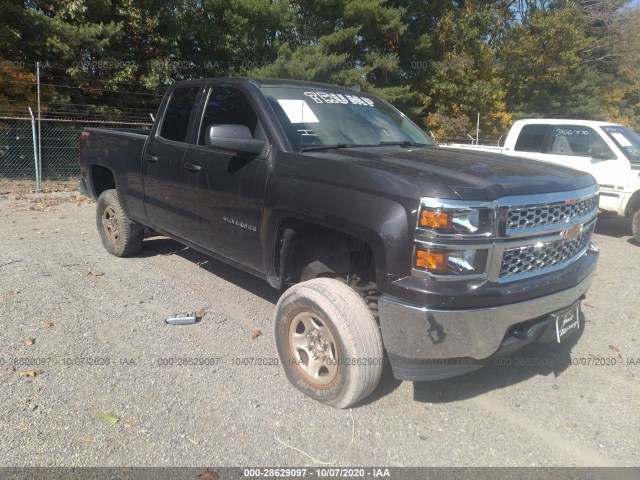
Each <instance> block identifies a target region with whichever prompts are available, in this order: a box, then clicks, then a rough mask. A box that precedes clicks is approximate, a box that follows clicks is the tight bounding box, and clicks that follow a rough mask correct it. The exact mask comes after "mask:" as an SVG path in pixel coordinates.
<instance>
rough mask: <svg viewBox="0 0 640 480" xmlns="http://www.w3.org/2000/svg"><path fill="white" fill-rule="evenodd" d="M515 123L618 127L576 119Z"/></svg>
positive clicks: (551, 119)
mask: <svg viewBox="0 0 640 480" xmlns="http://www.w3.org/2000/svg"><path fill="white" fill-rule="evenodd" d="M515 123H524V124H534V125H535V124H545V125H567V124H569V125H571V124H574V125H575V124H579V125H584V126H586V127H606V126H612V125H615V126H620V125H619V124H617V123H613V122H601V121H598V120H580V119H577V118H529V119H523V120H518V121H517V122H515Z"/></svg>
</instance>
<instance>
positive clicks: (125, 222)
mask: <svg viewBox="0 0 640 480" xmlns="http://www.w3.org/2000/svg"><path fill="white" fill-rule="evenodd" d="M96 226H97V227H98V233H99V235H100V240H102V245H103V246H104V248H105V249H106V250H107V252H109V253H110V254H111V255H115V256H116V257H126V256H129V255H133V254H134V253H137V252H139V251H140V249H141V248H142V240H143V239H144V227H143V226H142V225H140V224H138V223H136V222H134V221H132V220H130V219H129V218H128V217H127V215H126V214H125V213H124V210H123V209H122V205H120V199H119V198H118V193H117V192H116V191H115V190H105V191H104V192H102V193H101V194H100V196H99V197H98V206H97V207H96Z"/></svg>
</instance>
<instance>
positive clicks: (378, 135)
mask: <svg viewBox="0 0 640 480" xmlns="http://www.w3.org/2000/svg"><path fill="white" fill-rule="evenodd" d="M262 92H263V93H264V95H265V96H266V98H267V100H268V101H269V103H270V104H271V106H272V107H273V109H274V111H275V112H276V115H277V117H278V120H279V121H280V123H281V124H282V127H283V129H284V131H285V133H286V135H287V138H288V139H289V142H290V143H291V146H292V147H293V149H294V150H295V151H305V150H317V149H322V148H331V147H335V148H338V147H364V146H378V145H389V144H392V145H395V144H398V145H419V146H431V145H433V141H432V140H431V138H429V136H428V135H427V134H426V133H424V132H423V131H422V130H420V128H419V127H418V126H417V125H416V124H415V123H413V122H412V121H411V120H409V119H408V118H407V117H406V116H405V115H404V114H403V113H400V112H398V111H397V110H396V109H395V108H393V107H391V106H389V105H388V104H387V103H385V102H384V101H382V100H381V99H379V98H377V97H374V96H371V95H367V94H364V93H361V92H356V91H353V92H345V91H344V90H332V89H322V90H318V89H317V88H314V87H265V88H263V89H262Z"/></svg>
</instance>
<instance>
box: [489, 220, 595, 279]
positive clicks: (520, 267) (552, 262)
mask: <svg viewBox="0 0 640 480" xmlns="http://www.w3.org/2000/svg"><path fill="white" fill-rule="evenodd" d="M593 229H594V226H593V225H591V226H589V227H588V228H586V229H585V230H583V231H582V232H581V233H580V234H579V235H578V236H577V237H576V238H566V239H562V240H556V241H554V242H549V243H544V244H535V245H527V246H524V247H513V248H508V249H505V250H504V253H503V255H502V265H501V267H500V274H499V276H500V278H507V277H511V276H516V275H522V274H525V273H530V272H538V271H541V270H545V269H547V268H551V267H553V266H556V265H562V264H563V263H565V262H567V261H569V260H571V259H572V258H573V257H575V256H576V255H577V254H578V253H580V252H581V251H583V250H584V249H586V248H587V246H588V244H589V241H590V240H591V234H592V233H593Z"/></svg>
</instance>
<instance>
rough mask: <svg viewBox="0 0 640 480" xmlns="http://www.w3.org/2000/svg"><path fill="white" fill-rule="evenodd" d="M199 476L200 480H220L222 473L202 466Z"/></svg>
mask: <svg viewBox="0 0 640 480" xmlns="http://www.w3.org/2000/svg"><path fill="white" fill-rule="evenodd" d="M198 478H199V479H200V480H218V479H219V478H220V475H218V472H214V471H212V470H209V469H208V468H201V469H200V471H199V472H198Z"/></svg>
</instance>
